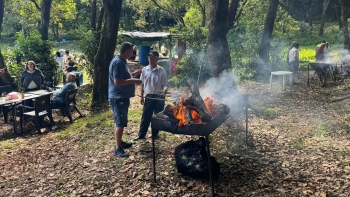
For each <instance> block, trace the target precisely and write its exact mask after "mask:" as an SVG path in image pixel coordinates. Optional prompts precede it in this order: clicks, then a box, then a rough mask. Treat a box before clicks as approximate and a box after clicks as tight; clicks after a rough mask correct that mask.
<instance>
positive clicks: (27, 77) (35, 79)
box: [20, 61, 44, 92]
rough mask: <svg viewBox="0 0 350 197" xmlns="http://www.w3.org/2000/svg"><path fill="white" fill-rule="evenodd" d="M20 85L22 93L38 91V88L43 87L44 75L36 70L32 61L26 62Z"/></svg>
mask: <svg viewBox="0 0 350 197" xmlns="http://www.w3.org/2000/svg"><path fill="white" fill-rule="evenodd" d="M20 83H21V89H22V91H23V92H25V91H32V90H40V88H42V87H44V75H43V73H42V72H41V70H40V69H38V68H36V66H35V62H34V61H28V62H27V65H26V69H25V71H23V73H22V76H21V81H20Z"/></svg>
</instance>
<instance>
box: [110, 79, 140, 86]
mask: <svg viewBox="0 0 350 197" xmlns="http://www.w3.org/2000/svg"><path fill="white" fill-rule="evenodd" d="M134 83H135V84H137V85H139V84H141V83H142V81H141V80H140V79H134V78H131V79H114V85H116V86H127V85H130V84H134Z"/></svg>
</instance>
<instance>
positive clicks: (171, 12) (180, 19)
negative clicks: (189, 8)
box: [152, 0, 186, 26]
mask: <svg viewBox="0 0 350 197" xmlns="http://www.w3.org/2000/svg"><path fill="white" fill-rule="evenodd" d="M152 2H153V3H154V4H155V5H156V6H157V7H158V8H160V9H162V10H165V11H167V12H169V13H170V14H172V15H173V16H175V18H176V19H177V20H178V22H180V23H181V25H182V26H186V25H185V21H184V20H183V19H182V16H180V15H179V14H178V13H176V12H174V11H172V10H170V9H167V8H164V7H162V6H160V5H159V4H158V2H157V1H156V0H152Z"/></svg>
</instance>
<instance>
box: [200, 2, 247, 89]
mask: <svg viewBox="0 0 350 197" xmlns="http://www.w3.org/2000/svg"><path fill="white" fill-rule="evenodd" d="M240 2H241V3H242V4H241V8H242V7H243V6H244V5H245V3H246V2H247V0H245V1H240V0H232V1H230V2H229V0H211V4H210V22H209V33H208V38H207V56H208V62H209V65H210V69H211V73H212V75H213V76H214V77H218V76H219V75H220V73H222V72H223V71H225V70H232V63H231V58H230V51H229V47H228V42H227V38H226V34H227V32H228V30H229V29H231V28H232V27H233V25H234V22H235V21H237V20H238V18H237V16H240V12H241V11H242V9H240V11H239V12H237V11H238V5H239V3H240ZM229 3H230V4H229ZM233 83H234V82H233Z"/></svg>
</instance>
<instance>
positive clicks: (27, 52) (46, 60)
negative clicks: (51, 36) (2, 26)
mask: <svg viewBox="0 0 350 197" xmlns="http://www.w3.org/2000/svg"><path fill="white" fill-rule="evenodd" d="M16 36H17V40H16V46H17V47H16V48H15V50H14V59H15V60H16V63H17V64H18V65H20V64H22V66H23V67H22V68H23V69H24V67H25V65H26V62H27V61H29V60H32V61H34V62H35V63H36V64H37V67H38V68H39V69H40V70H41V71H42V72H43V73H44V76H45V81H47V82H52V80H53V77H54V76H56V75H57V62H56V61H55V60H54V54H53V53H52V47H53V43H52V42H50V41H44V40H41V37H40V35H39V34H38V33H37V32H35V31H32V32H27V34H26V35H25V36H24V35H23V34H21V33H17V34H16ZM55 83H57V81H55Z"/></svg>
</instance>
